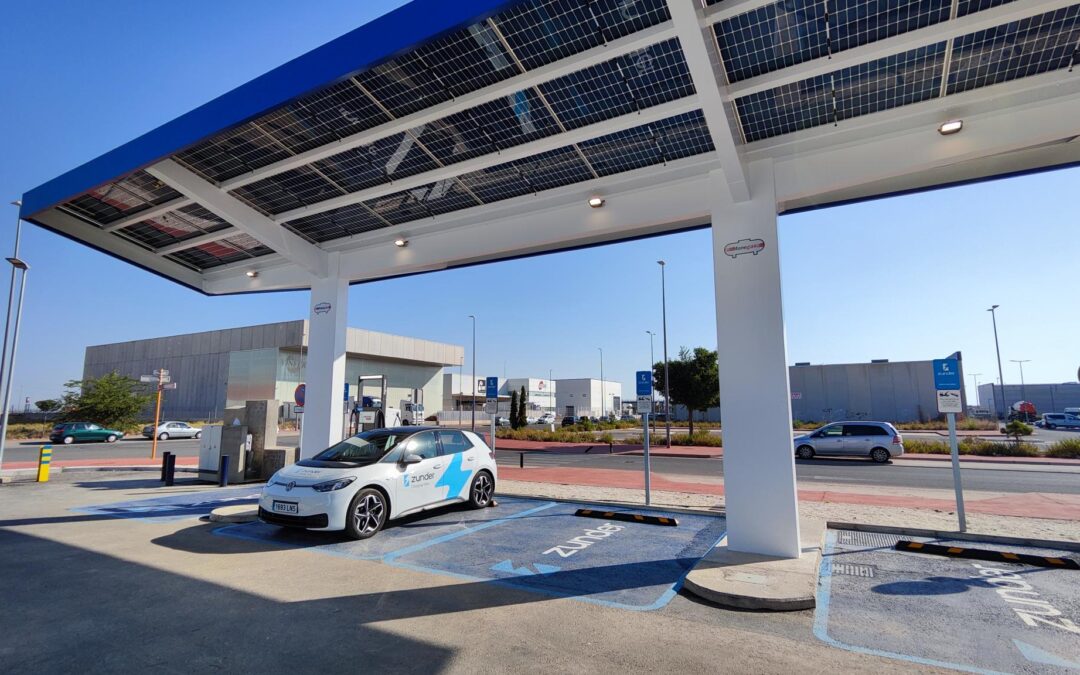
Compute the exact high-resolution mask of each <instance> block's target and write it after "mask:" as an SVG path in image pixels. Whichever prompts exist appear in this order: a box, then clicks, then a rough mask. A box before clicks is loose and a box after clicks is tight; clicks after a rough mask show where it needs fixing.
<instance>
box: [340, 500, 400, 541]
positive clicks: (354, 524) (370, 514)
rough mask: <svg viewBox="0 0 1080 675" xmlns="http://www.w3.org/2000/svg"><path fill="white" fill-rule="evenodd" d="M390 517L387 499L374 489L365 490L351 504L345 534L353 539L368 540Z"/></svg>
mask: <svg viewBox="0 0 1080 675" xmlns="http://www.w3.org/2000/svg"><path fill="white" fill-rule="evenodd" d="M389 515H390V509H389V508H388V507H387V505H386V497H384V496H383V493H381V492H379V491H378V490H375V489H374V488H364V489H363V490H361V491H360V492H357V493H356V496H355V497H353V499H352V502H351V503H350V504H349V513H348V517H347V518H346V522H345V533H346V534H347V535H349V536H350V537H352V538H353V539H367V538H368V537H372V536H374V535H375V534H376V533H377V532H378V531H379V530H381V529H382V527H383V525H385V524H386V518H387V516H389Z"/></svg>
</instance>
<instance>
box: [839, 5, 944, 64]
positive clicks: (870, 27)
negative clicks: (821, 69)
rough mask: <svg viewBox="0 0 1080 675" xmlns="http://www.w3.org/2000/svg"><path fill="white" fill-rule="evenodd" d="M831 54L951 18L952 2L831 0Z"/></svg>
mask: <svg viewBox="0 0 1080 675" xmlns="http://www.w3.org/2000/svg"><path fill="white" fill-rule="evenodd" d="M829 8H830V10H831V11H830V12H829V39H830V51H831V52H832V53H833V54H835V53H837V52H840V51H843V50H845V49H851V48H852V47H858V46H859V45H862V44H866V43H868V42H874V41H876V40H883V39H885V38H887V37H892V36H893V35H899V34H900V33H906V32H908V31H912V30H916V29H918V28H923V27H925V26H929V25H932V24H935V23H938V22H940V21H947V20H948V19H949V12H950V11H951V10H952V1H951V0H878V1H877V2H866V0H829Z"/></svg>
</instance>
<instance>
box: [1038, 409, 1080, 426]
mask: <svg viewBox="0 0 1080 675" xmlns="http://www.w3.org/2000/svg"><path fill="white" fill-rule="evenodd" d="M1042 425H1043V427H1045V428H1047V429H1057V428H1058V427H1061V428H1062V429H1080V417H1077V416H1076V415H1067V414H1065V413H1043V416H1042Z"/></svg>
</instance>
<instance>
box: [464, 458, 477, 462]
mask: <svg viewBox="0 0 1080 675" xmlns="http://www.w3.org/2000/svg"><path fill="white" fill-rule="evenodd" d="M465 461H466V462H475V461H476V458H475V457H466V458H465Z"/></svg>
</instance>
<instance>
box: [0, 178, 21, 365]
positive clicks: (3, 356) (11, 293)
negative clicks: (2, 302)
mask: <svg viewBox="0 0 1080 675" xmlns="http://www.w3.org/2000/svg"><path fill="white" fill-rule="evenodd" d="M11 205H12V206H14V207H15V208H19V207H21V206H22V201H20V200H18V199H16V200H15V201H13V202H11ZM21 238H22V218H19V217H18V215H17V214H16V218H15V252H14V253H13V254H12V256H13V257H15V258H18V257H19V241H20V239H21ZM15 269H16V268H15V267H14V266H12V268H11V281H10V282H8V299H7V313H6V314H4V345H3V348H2V351H0V384H2V383H3V382H4V377H5V376H6V375H7V355H8V336H9V329H10V328H11V303H12V302H13V301H14V300H15Z"/></svg>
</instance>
